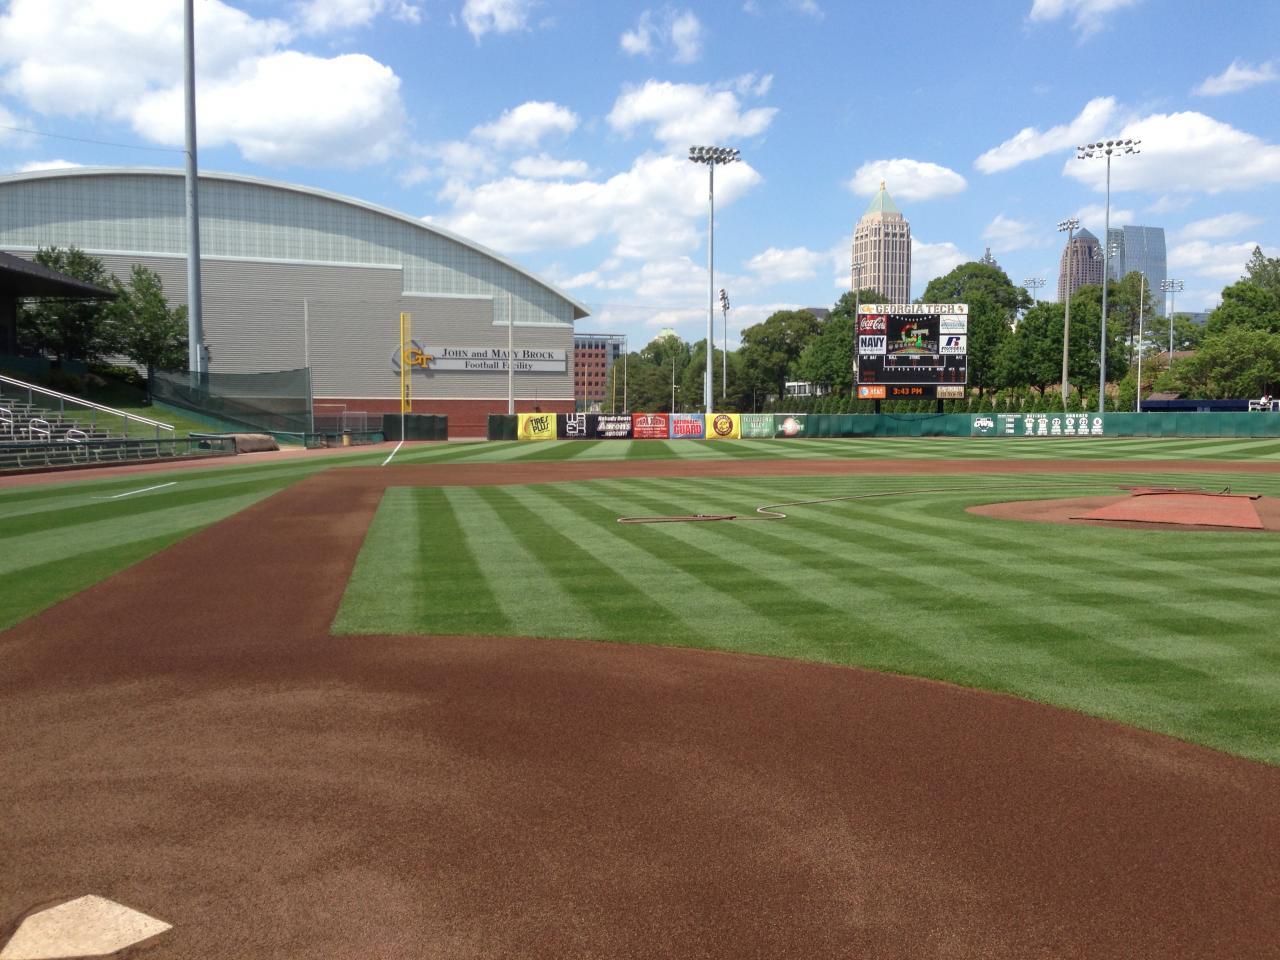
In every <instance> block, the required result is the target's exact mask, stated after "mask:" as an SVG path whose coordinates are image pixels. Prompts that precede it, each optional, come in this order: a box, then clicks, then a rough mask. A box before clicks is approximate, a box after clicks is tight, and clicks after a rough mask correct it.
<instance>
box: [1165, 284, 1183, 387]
mask: <svg viewBox="0 0 1280 960" xmlns="http://www.w3.org/2000/svg"><path fill="white" fill-rule="evenodd" d="M1182 287H1183V283H1182V281H1181V280H1161V281H1160V289H1161V290H1163V291H1164V292H1165V293H1167V294H1168V295H1169V368H1170V369H1173V305H1174V304H1175V303H1176V302H1177V295H1178V291H1179V290H1181V289H1182Z"/></svg>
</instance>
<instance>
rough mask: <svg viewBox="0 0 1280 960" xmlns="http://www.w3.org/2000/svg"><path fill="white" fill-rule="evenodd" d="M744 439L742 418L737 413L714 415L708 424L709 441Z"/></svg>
mask: <svg viewBox="0 0 1280 960" xmlns="http://www.w3.org/2000/svg"><path fill="white" fill-rule="evenodd" d="M741 437H742V416H741V415H740V414H737V413H714V414H712V415H711V422H710V423H708V424H707V438H708V439H709V440H738V439H740V438H741Z"/></svg>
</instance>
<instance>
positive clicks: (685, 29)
mask: <svg viewBox="0 0 1280 960" xmlns="http://www.w3.org/2000/svg"><path fill="white" fill-rule="evenodd" d="M671 45H672V46H674V47H675V48H676V52H675V55H674V56H673V57H672V58H671V59H672V60H674V61H675V62H676V63H693V62H694V61H696V60H697V59H698V57H700V56H701V55H702V22H701V21H700V20H699V19H698V18H697V16H695V15H694V12H693V11H692V10H686V11H684V13H681V14H680V15H678V16H677V17H676V18H675V20H673V21H672V22H671Z"/></svg>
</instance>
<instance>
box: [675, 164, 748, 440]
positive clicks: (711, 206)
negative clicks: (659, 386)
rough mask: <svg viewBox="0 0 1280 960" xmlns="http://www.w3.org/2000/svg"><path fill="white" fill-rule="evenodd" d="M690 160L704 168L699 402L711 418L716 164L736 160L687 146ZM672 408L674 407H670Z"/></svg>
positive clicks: (714, 294)
mask: <svg viewBox="0 0 1280 960" xmlns="http://www.w3.org/2000/svg"><path fill="white" fill-rule="evenodd" d="M689 159H690V160H691V161H692V162H694V163H705V164H706V165H707V174H708V177H707V375H706V376H707V379H706V383H705V384H703V388H702V400H703V405H704V407H705V409H706V414H707V416H708V417H710V416H711V394H712V379H711V378H712V376H713V374H712V371H713V370H714V369H715V365H714V364H715V359H714V356H713V354H714V352H715V351H714V350H713V344H714V343H715V333H714V330H713V327H714V325H715V320H716V164H726V163H733V162H735V161H736V160H738V159H739V157H738V151H737V150H736V149H734V148H732V147H690V148H689ZM673 405H674V404H673Z"/></svg>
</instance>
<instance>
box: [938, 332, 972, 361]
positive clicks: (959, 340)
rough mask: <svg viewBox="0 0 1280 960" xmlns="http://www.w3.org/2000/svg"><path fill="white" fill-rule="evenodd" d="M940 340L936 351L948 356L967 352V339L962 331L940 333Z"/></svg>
mask: <svg viewBox="0 0 1280 960" xmlns="http://www.w3.org/2000/svg"><path fill="white" fill-rule="evenodd" d="M941 336H942V341H941V343H940V344H939V347H938V352H939V353H942V354H946V355H949V356H956V355H958V354H962V353H968V352H969V350H968V348H967V347H966V346H965V341H966V340H967V339H968V337H966V336H965V335H964V334H963V333H944V334H942V335H941Z"/></svg>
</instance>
